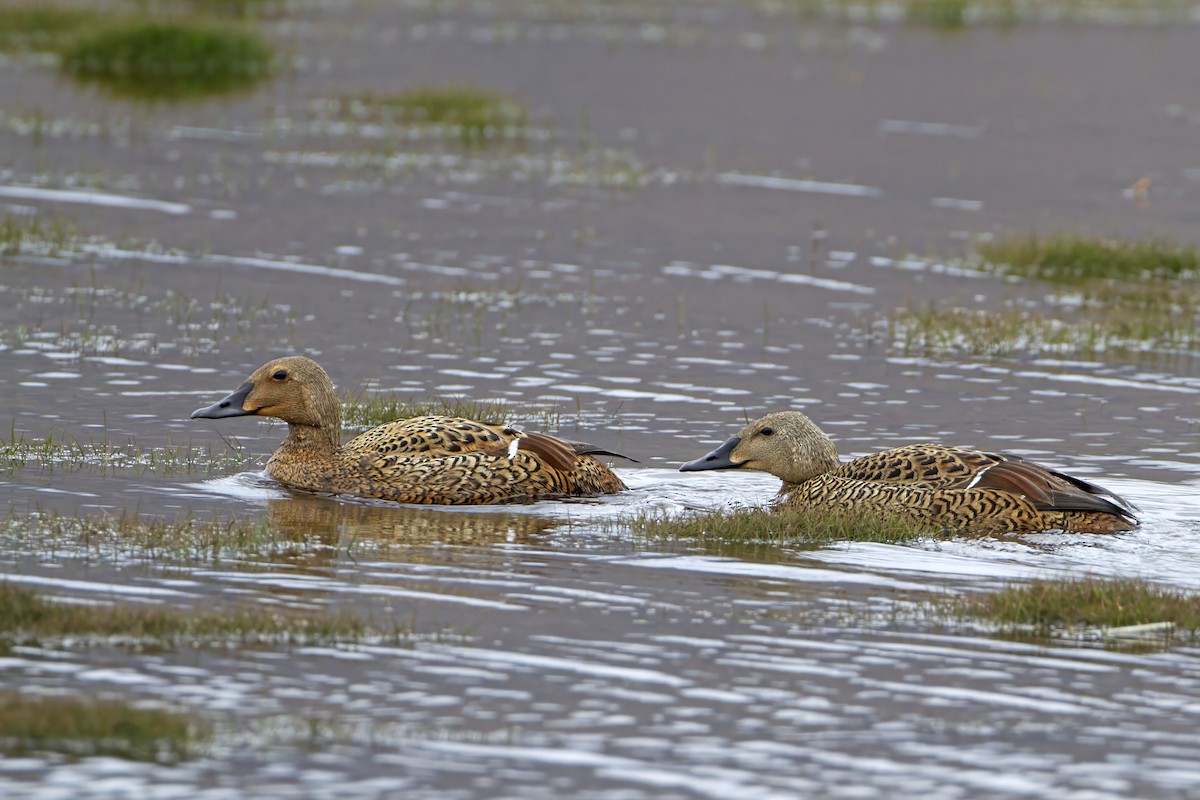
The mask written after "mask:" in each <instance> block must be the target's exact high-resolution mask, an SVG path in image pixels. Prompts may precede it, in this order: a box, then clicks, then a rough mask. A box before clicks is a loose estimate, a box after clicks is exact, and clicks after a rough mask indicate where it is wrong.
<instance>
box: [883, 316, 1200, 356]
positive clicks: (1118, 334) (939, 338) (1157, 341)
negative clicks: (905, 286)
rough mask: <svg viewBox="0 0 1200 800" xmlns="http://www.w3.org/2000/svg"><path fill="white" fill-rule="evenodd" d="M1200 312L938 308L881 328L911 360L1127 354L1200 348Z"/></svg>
mask: <svg viewBox="0 0 1200 800" xmlns="http://www.w3.org/2000/svg"><path fill="white" fill-rule="evenodd" d="M1198 314H1200V305H1189V306H1188V307H1187V308H1180V307H1174V308H1172V307H1167V308H1162V309H1155V308H1134V309H1120V311H1119V312H1117V311H1115V310H1114V311H1111V312H1099V313H1096V312H1093V313H1091V314H1088V315H1085V316H1083V317H1076V318H1072V319H1063V318H1062V317H1061V316H1057V315H1056V316H1050V315H1048V314H1044V313H1036V312H1032V311H1026V310H1023V309H1019V308H1008V309H1005V310H1003V311H986V310H982V309H967V308H949V309H942V308H941V307H940V306H938V305H937V304H934V303H930V304H929V305H927V306H925V307H923V308H911V307H910V308H903V309H900V310H898V311H895V312H893V313H892V314H891V315H889V317H888V318H887V320H886V321H885V322H883V323H881V325H882V327H884V328H885V330H886V336H887V337H888V340H889V341H890V342H891V344H892V346H893V347H894V348H896V349H898V350H900V351H902V352H903V353H904V354H905V355H916V354H923V355H926V354H944V353H957V354H962V355H971V356H997V357H1009V356H1015V355H1027V356H1035V357H1036V356H1041V355H1048V354H1052V355H1058V356H1062V355H1073V356H1101V355H1106V354H1108V355H1113V354H1115V355H1126V356H1127V355H1130V354H1134V353H1162V352H1181V351H1182V352H1194V351H1196V350H1197V349H1200V328H1197V326H1196V320H1197V315H1198Z"/></svg>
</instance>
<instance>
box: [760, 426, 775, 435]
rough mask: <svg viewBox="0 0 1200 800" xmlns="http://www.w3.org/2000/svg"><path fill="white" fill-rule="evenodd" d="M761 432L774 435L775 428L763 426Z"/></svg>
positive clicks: (761, 433)
mask: <svg viewBox="0 0 1200 800" xmlns="http://www.w3.org/2000/svg"><path fill="white" fill-rule="evenodd" d="M759 434H760V435H762V436H774V435H775V429H774V428H763V429H762V430H761V431H759Z"/></svg>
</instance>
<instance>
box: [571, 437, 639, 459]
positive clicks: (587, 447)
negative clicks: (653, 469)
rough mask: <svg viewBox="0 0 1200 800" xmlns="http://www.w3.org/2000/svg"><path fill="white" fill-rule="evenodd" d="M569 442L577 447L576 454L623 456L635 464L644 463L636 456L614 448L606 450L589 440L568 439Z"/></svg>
mask: <svg viewBox="0 0 1200 800" xmlns="http://www.w3.org/2000/svg"><path fill="white" fill-rule="evenodd" d="M567 444H569V445H571V447H574V448H575V454H576V455H580V456H612V457H613V458H623V459H625V460H626V461H632V462H633V463H635V464H640V463H642V462H640V461H638V460H637V459H636V458H630V457H629V456H627V455H624V454H623V453H616V452H613V451H612V450H605V449H603V448H601V447H598V446H596V445H594V444H588V443H587V442H572V441H569V440H568V441H567Z"/></svg>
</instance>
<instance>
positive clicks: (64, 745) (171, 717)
mask: <svg viewBox="0 0 1200 800" xmlns="http://www.w3.org/2000/svg"><path fill="white" fill-rule="evenodd" d="M211 737H212V728H211V726H210V725H208V724H207V723H205V722H203V721H201V720H199V719H197V718H195V717H193V716H189V715H186V714H182V713H179V712H176V711H169V710H166V709H161V708H144V707H140V706H137V705H135V704H133V703H130V702H128V701H125V700H98V699H92V698H79V697H63V696H54V697H31V696H28V695H23V694H17V693H12V692H10V693H5V694H0V753H3V754H4V755H6V756H9V757H19V756H23V755H28V754H35V753H46V752H50V753H61V754H64V755H68V756H72V757H77V758H84V757H89V756H110V757H115V758H123V759H127V760H131V761H153V762H160V763H168V764H171V763H176V762H179V761H184V760H187V759H189V758H193V757H195V756H196V755H197V754H198V751H199V749H200V747H201V746H202V745H203V744H204V743H205V742H207V741H208V740H209V739H210V738H211Z"/></svg>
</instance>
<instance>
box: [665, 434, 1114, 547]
mask: <svg viewBox="0 0 1200 800" xmlns="http://www.w3.org/2000/svg"><path fill="white" fill-rule="evenodd" d="M679 469H680V471H682V472H694V471H698V470H708V469H753V470H761V471H763V472H769V473H771V474H772V475H774V476H775V477H777V478H779V479H780V480H782V481H783V486H782V487H781V488H780V490H779V495H778V502H780V503H783V504H786V505H789V506H797V507H808V508H828V509H830V510H866V511H869V512H872V513H878V514H880V515H883V516H890V515H897V516H900V517H906V518H908V519H911V520H913V521H915V522H918V523H928V524H929V525H930V526H931V527H937V528H940V529H948V530H952V531H959V532H971V533H985V534H994V533H1005V532H1012V533H1018V532H1021V533H1029V532H1034V531H1044V530H1054V529H1061V530H1068V531H1078V532H1085V533H1114V532H1117V531H1125V530H1130V529H1132V528H1135V527H1137V524H1138V522H1137V518H1136V517H1134V515H1133V510H1134V509H1133V507H1132V506H1131V505H1130V504H1129V503H1127V502H1126V501H1124V500H1122V499H1121V498H1120V497H1117V496H1116V495H1115V494H1113V493H1112V492H1109V491H1107V490H1105V489H1103V488H1101V487H1099V486H1096V485H1095V484H1092V483H1088V482H1087V481H1083V480H1080V479H1079V478H1074V477H1072V476H1070V475H1064V474H1063V473H1061V472H1056V471H1055V470H1052V469H1047V468H1046V467H1043V466H1041V465H1039V464H1035V463H1033V462H1032V461H1026V460H1025V459H1023V458H1019V457H1017V456H1013V455H1005V454H1003V453H985V452H982V451H979V450H970V449H967V448H962V447H948V446H946V445H940V444H911V445H905V446H903V447H897V448H894V449H891V450H884V451H883V452H880V453H873V454H871V455H868V456H863V457H861V458H856V459H854V460H852V461H848V462H846V463H844V464H843V463H839V461H838V454H837V448H836V447H835V446H834V444H833V441H832V440H831V439H830V438H829V436H828V435H827V434H826V433H825V432H824V431H822V430H821V429H820V428H818V427H817V425H816V423H814V422H813V421H812V420H811V419H809V418H808V417H807V416H805V415H804V414H801V413H800V412H798V411H780V412H776V413H774V414H768V415H767V416H765V417H762V418H761V419H757V420H755V421H754V422H751V423H750V424H748V425H746V426H745V427H744V428H742V429H741V430H740V431H738V434H737V435H736V436H734V437H732V438H731V439H729V440H728V441H726V442H725V443H724V444H723V445H721V446H720V447H718V448H717V449H716V450H713V451H712V452H711V453H709V454H708V455H706V456H704V457H703V458H698V459H696V460H695V461H689V462H688V463H686V464H684V465H683V466H682V467H680V468H679Z"/></svg>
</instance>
